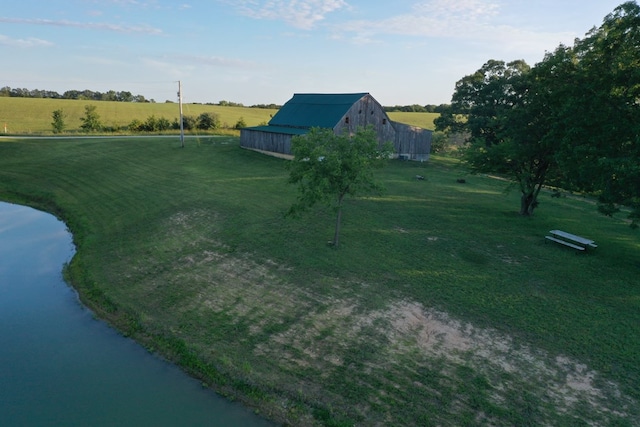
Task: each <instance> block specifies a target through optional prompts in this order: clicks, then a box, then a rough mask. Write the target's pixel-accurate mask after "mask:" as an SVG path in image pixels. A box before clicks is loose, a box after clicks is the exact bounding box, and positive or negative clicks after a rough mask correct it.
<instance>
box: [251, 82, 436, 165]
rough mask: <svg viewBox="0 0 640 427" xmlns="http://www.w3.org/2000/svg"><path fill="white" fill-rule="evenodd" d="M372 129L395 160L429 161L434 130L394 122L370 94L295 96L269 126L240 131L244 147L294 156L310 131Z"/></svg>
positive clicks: (338, 132) (337, 132)
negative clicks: (298, 138) (296, 141)
mask: <svg viewBox="0 0 640 427" xmlns="http://www.w3.org/2000/svg"><path fill="white" fill-rule="evenodd" d="M366 126H372V127H373V128H374V130H375V131H376V134H377V135H378V140H379V141H380V143H383V142H392V143H393V145H394V148H395V155H396V157H402V158H406V159H416V160H427V159H428V158H429V150H430V148H431V131H429V130H426V129H420V128H416V127H412V126H408V125H403V124H400V123H395V122H392V121H391V120H390V119H389V117H388V115H387V113H386V112H385V111H384V108H382V106H381V105H380V104H379V103H378V102H377V101H376V100H375V99H374V98H373V97H372V96H371V95H370V94H368V93H344V94H315V93H309V94H294V96H293V98H291V99H290V100H289V101H287V103H286V104H285V105H283V106H282V108H280V110H278V112H277V113H276V114H275V115H274V116H273V118H272V119H271V120H270V121H269V123H268V125H267V126H257V127H249V128H243V129H241V130H240V145H241V146H242V147H244V148H249V149H253V150H258V151H263V152H266V153H270V154H275V155H290V154H291V139H292V137H293V136H295V135H304V134H306V133H307V132H308V131H309V130H310V129H311V128H313V127H319V128H324V129H332V130H333V131H334V132H335V133H336V134H342V133H344V132H347V133H354V132H355V131H356V130H357V129H358V128H359V127H366Z"/></svg>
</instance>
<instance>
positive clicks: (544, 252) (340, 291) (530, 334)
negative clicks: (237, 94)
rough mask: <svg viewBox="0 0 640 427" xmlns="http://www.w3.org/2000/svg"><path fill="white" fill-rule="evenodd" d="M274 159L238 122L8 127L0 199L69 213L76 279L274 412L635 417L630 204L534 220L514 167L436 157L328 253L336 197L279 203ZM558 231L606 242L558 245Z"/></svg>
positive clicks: (396, 421)
mask: <svg viewBox="0 0 640 427" xmlns="http://www.w3.org/2000/svg"><path fill="white" fill-rule="evenodd" d="M283 162H284V161H283V160H280V159H275V158H271V157H266V156H262V155H259V154H257V153H254V152H251V151H245V150H242V149H240V148H239V147H238V140H237V138H229V137H203V138H199V139H197V140H196V139H188V140H187V145H186V147H185V148H184V149H181V148H180V144H179V142H178V141H177V140H175V139H171V138H169V139H167V138H144V139H135V138H108V139H104V140H96V139H55V140H47V139H40V140H39V139H33V140H31V139H29V140H27V139H23V140H10V139H9V140H0V197H1V198H2V199H4V200H7V201H13V202H20V203H27V204H30V205H33V206H36V207H39V208H41V209H44V210H47V211H49V212H52V213H55V214H56V215H58V216H59V217H61V218H62V219H63V220H65V222H66V223H67V224H68V226H69V228H70V229H71V231H72V232H73V234H74V239H75V242H76V245H77V248H78V251H77V254H76V256H75V257H74V259H73V260H72V262H71V264H70V266H69V267H68V268H67V273H66V274H67V277H68V279H69V280H70V281H71V282H72V283H73V284H74V286H76V287H77V288H78V289H79V291H80V294H81V297H82V299H83V301H85V303H87V304H88V305H89V306H91V307H92V308H93V309H94V310H95V311H96V313H97V314H98V315H99V316H100V317H103V318H105V319H107V320H109V321H110V322H112V323H113V324H114V325H116V327H117V328H118V329H120V330H121V331H122V332H123V333H125V334H127V335H130V336H132V337H133V338H135V339H137V340H139V341H140V342H141V343H143V344H144V345H145V346H147V347H148V348H149V349H150V350H151V351H157V352H159V353H161V354H163V355H164V356H165V357H167V358H169V359H171V360H173V361H175V362H176V363H178V364H180V365H181V366H183V367H184V369H185V370H187V371H189V372H190V373H191V374H192V375H195V376H198V377H199V378H201V379H202V381H203V382H204V383H206V384H208V385H210V386H211V387H213V388H214V389H216V390H218V391H219V392H221V393H223V394H225V395H227V396H229V397H232V398H236V399H240V400H242V401H243V402H245V403H246V404H248V405H251V406H252V407H254V408H256V410H257V411H259V412H260V413H262V414H263V415H265V416H267V417H269V418H271V419H274V420H278V421H281V422H285V423H290V424H294V425H353V424H356V425H472V424H473V425H477V424H491V425H544V424H546V425H580V424H584V423H591V424H592V425H611V424H617V425H637V424H638V423H639V422H640V418H639V417H640V414H639V409H638V408H639V405H638V400H639V399H640V394H639V392H638V390H639V389H640V387H638V386H639V385H640V368H639V366H640V340H638V338H637V337H638V336H639V334H640V297H639V296H640V284H639V281H638V280H637V277H638V273H639V272H640V262H639V259H638V254H639V253H640V252H639V250H640V238H639V235H638V232H637V231H633V230H631V229H630V228H629V227H628V226H627V225H626V224H625V223H624V221H623V220H622V219H616V218H613V219H612V218H606V217H603V216H600V215H598V214H597V213H596V211H595V207H594V206H593V204H591V203H590V202H589V201H588V200H585V199H576V198H572V197H562V198H552V197H551V196H550V195H549V194H545V195H543V196H542V198H541V206H540V208H539V210H538V211H537V212H536V216H535V217H533V218H529V219H525V218H521V217H519V216H518V215H517V213H516V212H517V209H518V195H517V194H515V193H512V194H510V193H505V192H504V187H505V183H504V182H501V181H497V180H494V179H491V178H487V177H479V176H467V175H466V174H465V171H464V170H463V169H461V168H460V167H459V165H458V164H457V163H456V161H454V160H450V159H446V158H438V157H435V156H434V158H433V160H432V161H430V162H429V163H414V162H400V161H394V162H391V163H390V164H389V167H387V168H386V169H384V170H382V171H380V179H381V180H382V181H383V182H384V184H385V186H386V192H385V193H384V195H382V196H376V197H365V198H360V199H358V200H354V201H351V202H349V203H348V205H347V206H346V208H345V212H344V218H343V221H344V223H343V235H342V239H341V241H342V247H341V248H340V249H339V250H333V249H331V248H329V247H328V246H326V242H327V241H328V240H330V237H331V236H332V226H333V216H332V213H331V212H329V211H326V210H323V209H318V210H315V211H313V212H312V213H309V214H308V215H306V216H304V217H303V218H302V219H299V220H291V219H285V218H284V217H283V212H284V211H286V209H287V208H288V207H289V205H290V204H291V202H292V201H293V200H294V198H295V193H294V189H293V188H290V187H289V186H287V184H286V183H285V182H286V172H285V170H284V167H283ZM417 174H419V175H422V176H425V178H426V179H425V180H424V181H418V180H415V179H414V177H415V175H417ZM458 178H465V181H466V182H465V183H459V182H457V179H458ZM553 228H562V229H566V230H567V231H571V232H573V233H576V234H581V235H585V236H588V237H590V238H592V239H594V240H595V241H596V242H597V243H598V245H599V247H598V248H597V250H595V251H593V252H591V253H587V254H576V253H574V252H573V251H572V250H570V249H568V248H564V247H559V246H557V245H552V244H551V243H545V239H544V238H543V236H544V235H545V233H546V232H547V231H548V230H550V229H553Z"/></svg>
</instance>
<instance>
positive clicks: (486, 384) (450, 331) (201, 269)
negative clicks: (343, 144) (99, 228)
mask: <svg viewBox="0 0 640 427" xmlns="http://www.w3.org/2000/svg"><path fill="white" fill-rule="evenodd" d="M204 215H205V214H203V213H197V212H196V213H190V214H185V215H180V216H176V217H174V218H173V219H172V222H173V223H172V226H171V227H168V228H167V230H171V231H170V233H172V234H174V233H187V234H188V233H190V232H192V231H193V230H195V229H196V228H197V227H198V223H201V221H202V220H203V218H202V217H203V216H204ZM208 220H211V218H208ZM167 233H169V231H167ZM189 245H191V247H192V250H191V251H190V253H189V254H188V255H186V256H184V257H183V258H181V259H179V260H177V261H176V262H175V263H174V264H173V265H172V267H171V269H169V270H168V271H167V273H165V275H159V276H158V275H155V276H153V278H152V279H149V281H148V282H142V284H141V285H142V286H143V287H144V288H145V289H144V290H141V291H140V293H141V294H146V295H150V294H151V292H150V291H151V290H152V289H154V290H157V289H158V287H159V286H160V285H159V283H160V282H162V281H165V280H168V279H167V277H168V276H167V275H169V274H170V275H171V277H174V278H178V279H177V280H178V282H179V284H180V287H184V288H185V289H186V288H187V287H188V289H189V291H184V292H178V293H177V294H176V293H173V294H171V296H170V299H171V313H172V314H171V320H169V321H166V324H164V325H163V326H162V327H163V328H166V329H167V330H169V331H171V333H173V334H176V335H178V336H180V337H181V338H182V339H184V340H185V342H187V343H188V344H189V345H190V346H192V347H193V348H196V349H197V351H198V354H199V355H200V356H201V357H203V358H204V359H206V360H208V361H210V362H211V363H213V364H215V365H216V366H218V367H220V368H221V369H224V370H226V371H227V372H228V373H231V374H232V375H235V376H238V377H241V378H243V379H244V380H245V381H248V382H250V383H252V384H255V385H257V386H259V387H262V388H264V389H265V390H270V391H271V392H274V393H276V394H277V395H278V396H277V397H273V398H272V399H271V400H269V399H267V400H269V401H268V402H263V404H264V405H263V408H262V409H263V410H265V411H266V412H267V413H271V414H276V415H277V416H278V417H280V418H282V419H285V420H287V419H288V420H296V423H297V424H313V423H314V421H313V418H312V417H311V416H310V412H312V411H313V408H316V409H317V408H333V409H332V410H335V411H338V412H341V413H346V414H348V415H349V416H350V417H351V419H356V420H357V419H359V420H367V423H364V422H363V425H364V424H366V425H385V424H389V423H392V424H394V425H403V424H413V422H417V420H420V417H424V418H425V419H427V418H428V419H429V420H431V422H434V423H435V424H439V423H440V424H442V423H445V424H446V423H447V422H448V421H450V420H454V424H455V423H456V421H460V420H472V421H474V422H477V423H478V424H483V425H505V424H512V423H513V421H512V419H511V418H508V414H511V413H520V414H521V415H520V416H530V417H531V419H535V420H536V421H537V422H540V423H541V424H548V425H554V424H555V423H556V422H557V420H558V419H562V417H566V419H568V420H570V419H573V420H577V419H579V420H582V421H583V422H585V423H587V424H588V425H593V426H598V425H602V426H604V425H609V424H610V423H611V420H612V419H626V420H629V419H630V418H631V417H633V416H635V415H634V414H632V413H633V412H634V411H630V408H637V407H638V402H635V401H633V400H632V399H631V398H629V397H627V396H625V395H624V394H623V393H622V392H621V391H620V390H619V388H618V386H617V385H616V384H614V383H612V382H610V381H607V380H606V379H604V378H602V377H601V375H599V374H598V372H595V371H593V370H591V369H589V367H588V366H586V365H585V364H583V363H581V362H580V361H578V360H572V359H571V358H569V357H566V356H564V355H559V354H548V353H545V352H543V351H540V350H537V349H535V348H531V347H529V346H527V345H526V344H524V343H520V342H516V340H514V339H513V338H511V337H509V336H505V335H502V334H500V333H499V332H497V331H496V330H492V329H483V328H478V327H476V326H474V325H472V324H470V323H468V322H465V321H463V320H461V319H455V318H453V317H451V316H450V315H448V314H447V313H445V312H442V311H437V310H434V309H431V308H429V307H427V306H425V305H423V304H422V303H421V302H419V301H412V300H407V299H401V298H398V299H395V300H390V301H388V303H387V304H386V306H384V307H380V308H377V309H370V308H368V305H367V304H365V301H366V298H367V297H368V295H369V292H371V289H375V287H374V286H371V285H369V284H366V283H339V282H338V281H337V280H335V279H331V278H320V279H321V280H324V281H330V282H331V281H333V283H331V286H332V287H333V289H335V292H334V293H332V294H331V295H330V296H329V295H327V294H326V293H318V292H315V291H314V283H313V282H312V280H319V278H313V279H310V282H309V283H292V282H290V281H289V280H288V277H289V276H288V273H289V271H290V269H289V268H288V267H287V266H282V265H278V264H276V263H275V262H273V261H270V260H259V261H258V260H256V259H254V258H253V257H252V256H251V255H250V254H237V253H229V252H228V251H226V250H225V247H224V245H223V244H221V243H220V242H217V241H216V239H215V236H212V235H210V236H208V237H206V238H205V237H202V236H201V237H198V238H196V237H194V239H193V240H191V241H190V243H189ZM172 280H173V279H172ZM160 294H162V293H160ZM160 294H159V295H160ZM165 297H166V298H169V296H166V295H165ZM153 298H156V299H157V298H163V297H162V296H155V297H153ZM146 304H149V305H148V307H147V310H149V313H148V315H147V316H145V319H148V320H149V321H153V319H157V318H158V315H157V313H154V310H156V311H157V309H154V308H151V307H157V306H164V305H166V304H167V302H166V301H158V300H155V301H151V300H148V301H147V302H146ZM154 329H157V325H154ZM269 405H270V406H271V408H267V406H269ZM460 414H462V415H460ZM522 414H524V415H522ZM527 414H529V415H527ZM403 417H406V418H403ZM461 417H462V418H461ZM505 417H507V418H505ZM558 417H560V418H558ZM316 418H317V417H316Z"/></svg>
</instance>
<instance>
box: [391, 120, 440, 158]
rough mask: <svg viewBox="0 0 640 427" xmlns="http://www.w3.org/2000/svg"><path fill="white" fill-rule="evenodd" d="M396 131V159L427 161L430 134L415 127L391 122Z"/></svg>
mask: <svg viewBox="0 0 640 427" xmlns="http://www.w3.org/2000/svg"><path fill="white" fill-rule="evenodd" d="M393 126H394V128H395V130H396V139H395V141H394V147H395V151H396V155H397V156H398V157H401V158H402V157H405V158H407V159H411V160H421V161H426V160H429V154H430V153H431V135H432V132H431V131H430V130H427V129H422V128H419V127H416V126H411V125H406V124H404V123H397V122H393Z"/></svg>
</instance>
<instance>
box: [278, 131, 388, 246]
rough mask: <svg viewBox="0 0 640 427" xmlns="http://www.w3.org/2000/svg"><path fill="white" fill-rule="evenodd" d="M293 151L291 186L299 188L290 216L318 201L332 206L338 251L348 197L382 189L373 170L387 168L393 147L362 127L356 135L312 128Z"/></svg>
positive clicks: (297, 140)
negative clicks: (343, 208) (380, 141)
mask: <svg viewBox="0 0 640 427" xmlns="http://www.w3.org/2000/svg"><path fill="white" fill-rule="evenodd" d="M291 151H292V152H293V155H294V158H293V160H292V161H291V162H290V163H288V164H287V167H288V169H289V173H290V175H289V183H291V184H297V185H298V193H299V194H298V200H297V202H296V203H294V204H293V205H292V206H291V208H290V209H289V212H288V214H289V215H296V214H298V213H299V212H301V211H304V210H306V209H307V208H310V207H312V206H313V205H315V204H316V203H318V202H319V203H324V204H327V205H328V206H331V207H333V209H335V212H336V222H335V232H334V236H333V246H334V247H336V248H337V247H338V245H339V242H340V225H341V220H342V207H343V202H344V199H345V197H346V196H355V195H357V194H360V193H365V192H375V191H380V190H381V187H380V185H378V184H377V183H376V182H375V180H374V170H375V169H377V168H380V167H383V166H384V165H385V163H386V161H387V159H388V158H389V156H390V155H391V152H392V151H391V146H390V144H384V145H382V146H380V144H379V143H378V139H377V136H376V133H375V131H374V130H373V129H372V128H360V129H358V130H357V131H356V133H355V134H353V135H336V134H335V133H334V132H333V131H332V130H331V129H320V128H312V129H311V130H310V132H309V133H308V134H306V135H301V136H294V137H293V138H292V141H291Z"/></svg>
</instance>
